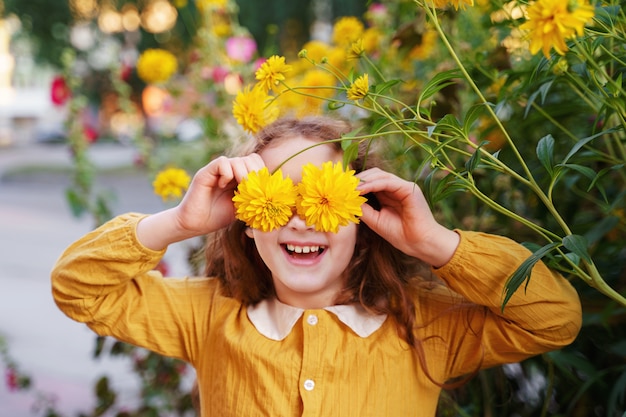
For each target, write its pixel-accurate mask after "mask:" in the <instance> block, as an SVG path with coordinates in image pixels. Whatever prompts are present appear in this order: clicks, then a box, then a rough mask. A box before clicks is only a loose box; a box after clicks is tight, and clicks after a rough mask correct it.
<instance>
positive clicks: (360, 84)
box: [348, 74, 370, 100]
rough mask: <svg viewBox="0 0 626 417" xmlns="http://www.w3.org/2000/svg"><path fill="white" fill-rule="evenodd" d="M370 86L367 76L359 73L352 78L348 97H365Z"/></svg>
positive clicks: (354, 98)
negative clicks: (358, 75) (356, 76)
mask: <svg viewBox="0 0 626 417" xmlns="http://www.w3.org/2000/svg"><path fill="white" fill-rule="evenodd" d="M369 88H370V82H369V76H368V75H367V74H363V75H361V76H360V77H359V78H357V79H356V80H354V82H353V83H352V85H351V86H350V89H348V99H350V100H360V99H362V98H365V96H366V95H367V92H368V91H369Z"/></svg>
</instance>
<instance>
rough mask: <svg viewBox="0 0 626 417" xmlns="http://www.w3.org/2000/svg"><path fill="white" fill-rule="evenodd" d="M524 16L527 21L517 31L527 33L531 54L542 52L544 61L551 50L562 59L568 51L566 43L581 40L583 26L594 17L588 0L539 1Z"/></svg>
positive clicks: (548, 56)
mask: <svg viewBox="0 0 626 417" xmlns="http://www.w3.org/2000/svg"><path fill="white" fill-rule="evenodd" d="M527 12H528V21H526V22H525V23H524V24H522V25H521V27H520V28H521V29H522V30H525V31H528V37H529V39H530V52H531V53H532V54H536V53H537V52H539V50H541V51H542V52H543V55H544V56H545V57H546V58H550V50H551V49H552V48H554V50H555V51H556V52H557V53H558V54H560V55H564V54H565V52H566V51H567V50H568V47H567V44H566V43H565V40H567V39H570V38H574V37H576V36H582V34H583V29H584V27H585V24H587V23H588V22H589V21H590V20H591V19H592V18H593V16H594V10H593V6H591V5H590V4H589V3H588V2H587V0H570V1H561V0H538V1H536V2H534V3H533V4H531V5H530V6H529V7H528V10H527Z"/></svg>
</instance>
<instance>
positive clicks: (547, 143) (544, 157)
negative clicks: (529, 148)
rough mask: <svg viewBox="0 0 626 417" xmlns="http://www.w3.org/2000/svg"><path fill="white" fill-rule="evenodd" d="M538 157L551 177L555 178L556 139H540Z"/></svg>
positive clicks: (550, 137)
mask: <svg viewBox="0 0 626 417" xmlns="http://www.w3.org/2000/svg"><path fill="white" fill-rule="evenodd" d="M537 157H538V158H539V161H540V162H541V165H543V167H544V168H545V169H546V171H548V172H549V173H550V176H553V175H554V169H553V165H554V138H553V137H552V135H547V136H544V137H542V138H541V139H539V143H538V144H537Z"/></svg>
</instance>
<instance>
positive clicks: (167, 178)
mask: <svg viewBox="0 0 626 417" xmlns="http://www.w3.org/2000/svg"><path fill="white" fill-rule="evenodd" d="M190 182H191V177H189V175H188V174H187V172H186V171H185V170H184V169H180V168H167V169H164V170H162V171H160V172H159V173H158V174H157V176H156V178H155V179H154V181H153V182H152V186H153V187H154V193H155V194H156V195H158V196H160V197H161V198H162V199H163V201H166V200H172V199H177V198H180V197H182V195H183V193H184V192H185V191H187V188H189V183H190Z"/></svg>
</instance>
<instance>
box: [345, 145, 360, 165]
mask: <svg viewBox="0 0 626 417" xmlns="http://www.w3.org/2000/svg"><path fill="white" fill-rule="evenodd" d="M348 142H349V143H350V144H349V145H348V146H347V147H345V148H344V146H345V144H346V143H348ZM341 147H342V148H344V150H343V166H344V167H347V166H350V164H351V163H352V162H353V161H355V160H356V158H357V157H358V156H359V142H358V141H356V140H343V141H341Z"/></svg>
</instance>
